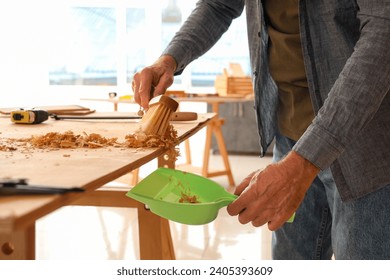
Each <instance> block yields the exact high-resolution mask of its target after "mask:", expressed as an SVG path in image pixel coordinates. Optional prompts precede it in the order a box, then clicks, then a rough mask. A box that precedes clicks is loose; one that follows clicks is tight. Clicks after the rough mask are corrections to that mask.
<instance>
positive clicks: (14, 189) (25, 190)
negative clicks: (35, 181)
mask: <svg viewBox="0 0 390 280" xmlns="http://www.w3.org/2000/svg"><path fill="white" fill-rule="evenodd" d="M83 191H84V189H82V188H78V187H73V188H64V187H56V186H41V185H29V184H28V183H27V180H26V179H0V195H17V194H62V193H67V192H83Z"/></svg>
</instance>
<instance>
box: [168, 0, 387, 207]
mask: <svg viewBox="0 0 390 280" xmlns="http://www.w3.org/2000/svg"><path fill="white" fill-rule="evenodd" d="M244 6H245V11H246V16H247V32H248V40H249V48H250V61H251V67H252V81H253V86H254V91H255V104H254V105H255V114H256V118H257V123H258V130H259V136H260V144H261V154H262V155H263V154H264V152H265V151H266V149H267V147H268V146H269V144H270V143H271V141H272V140H273V138H274V135H275V132H276V130H277V119H276V112H277V106H278V93H277V87H276V85H275V83H274V81H273V80H272V78H271V76H270V74H269V71H268V64H267V49H268V34H267V24H266V19H265V18H264V11H263V6H262V3H261V0H246V1H244V0H200V1H199V2H198V3H197V6H196V8H195V10H194V11H193V12H192V13H191V15H190V16H189V18H188V19H187V20H186V22H185V23H184V25H183V26H182V28H181V29H180V31H179V32H178V33H177V34H176V35H175V37H174V38H173V39H172V41H171V43H170V44H169V45H168V47H167V49H166V50H165V51H164V54H169V55H172V56H173V57H174V58H175V59H176V61H177V63H178V69H177V73H176V74H180V73H181V72H182V71H183V69H184V68H185V67H186V66H187V65H188V64H189V63H190V62H191V61H193V60H194V59H196V58H198V57H199V56H201V55H202V54H204V53H205V52H206V51H207V50H209V49H210V48H211V47H212V46H213V45H214V44H215V43H216V41H218V39H219V38H220V37H221V36H222V34H223V33H224V32H225V31H226V30H227V29H228V27H229V25H230V23H231V22H232V20H233V19H234V18H236V17H238V16H239V15H240V14H241V13H242V11H243V9H244ZM299 16H300V33H301V41H302V50H303V55H304V62H305V69H306V75H307V79H308V84H309V91H310V97H311V100H312V103H313V108H314V111H315V113H316V117H315V119H314V120H313V122H312V124H311V125H310V126H309V128H308V129H307V130H306V132H305V133H304V134H303V136H302V137H301V138H300V139H299V140H298V142H297V143H296V145H295V146H294V150H295V151H296V152H297V153H299V154H300V155H302V156H303V157H305V158H306V159H308V160H309V161H311V162H312V163H313V164H315V165H316V166H317V167H319V168H320V169H322V170H324V169H326V168H329V167H330V168H331V170H332V173H333V176H334V179H335V181H336V184H337V187H338V190H339V193H340V195H341V197H342V199H343V200H344V201H348V200H351V199H357V198H359V197H362V196H364V195H366V194H368V193H370V192H372V191H375V190H377V189H379V188H381V187H383V186H385V185H388V184H390V94H389V90H390V51H389V47H390V0H300V2H299Z"/></svg>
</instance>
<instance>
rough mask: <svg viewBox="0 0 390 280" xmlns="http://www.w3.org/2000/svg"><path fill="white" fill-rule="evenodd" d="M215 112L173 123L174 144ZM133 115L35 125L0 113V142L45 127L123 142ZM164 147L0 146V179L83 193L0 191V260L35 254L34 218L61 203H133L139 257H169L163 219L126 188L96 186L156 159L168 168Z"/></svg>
mask: <svg viewBox="0 0 390 280" xmlns="http://www.w3.org/2000/svg"><path fill="white" fill-rule="evenodd" d="M214 117H215V114H202V115H199V117H198V120H196V121H188V122H176V123H173V125H174V127H175V129H176V130H177V132H178V136H179V137H178V144H179V143H180V142H182V141H184V140H186V139H188V138H189V137H191V136H192V135H193V134H195V133H196V132H197V131H199V130H200V129H202V128H203V127H205V126H207V124H208V123H209V122H210V121H211V120H212V119H213V118H214ZM137 123H138V121H136V120H123V121H120V120H115V121H113V120H111V121H95V120H94V121H91V120H88V121H86V120H72V121H71V120H59V121H54V120H48V121H46V122H44V123H42V124H37V125H21V124H13V123H11V122H10V121H9V117H5V116H1V117H0V145H1V144H2V143H1V142H3V143H4V141H5V139H9V138H16V139H20V138H26V137H30V136H32V135H43V134H45V133H47V132H65V131H68V130H71V131H73V132H74V133H76V134H81V133H87V134H90V133H98V134H100V135H102V136H104V137H107V138H112V137H117V138H118V140H119V141H124V137H125V136H126V135H127V134H131V133H133V132H134V131H136V129H137V128H138V125H137ZM166 152H167V150H166V149H165V148H150V149H132V148H114V147H110V148H98V149H87V148H78V149H57V150H53V149H52V150H49V149H28V150H26V149H23V148H18V149H17V150H16V151H0V178H15V179H16V178H26V179H28V182H29V183H30V184H36V185H48V186H61V187H81V188H83V189H84V192H81V193H79V192H78V193H67V194H60V195H58V194H57V195H52V194H50V195H17V196H0V259H34V258H35V221H36V220H37V219H39V218H41V217H43V216H45V215H47V214H49V213H51V212H53V211H54V210H56V209H58V208H60V207H62V206H66V205H96V206H117V207H136V208H137V209H138V218H139V220H138V223H139V236H140V257H141V259H174V258H175V255H174V249H173V245H172V240H171V235H170V229H169V223H168V221H167V220H165V219H163V218H160V217H158V216H156V215H154V214H153V213H151V212H150V211H149V210H147V209H145V207H144V205H143V204H141V203H138V202H136V201H134V200H132V199H130V198H128V197H126V196H125V193H126V192H127V191H128V190H123V189H122V190H120V191H117V190H112V189H101V187H102V186H103V185H105V184H106V183H109V182H111V181H113V180H115V179H117V178H119V177H120V176H123V175H125V174H127V173H129V172H131V171H133V170H135V169H137V168H139V167H141V166H142V165H143V164H145V163H147V162H149V161H151V160H153V159H156V158H157V159H158V165H159V166H168V167H174V159H171V158H169V157H167V153H166ZM156 168H157V167H156ZM129 188H130V187H129Z"/></svg>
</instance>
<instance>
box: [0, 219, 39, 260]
mask: <svg viewBox="0 0 390 280" xmlns="http://www.w3.org/2000/svg"><path fill="white" fill-rule="evenodd" d="M0 246H1V248H0V260H34V259H35V224H34V225H32V226H30V227H28V228H26V229H24V230H18V231H15V232H12V233H0Z"/></svg>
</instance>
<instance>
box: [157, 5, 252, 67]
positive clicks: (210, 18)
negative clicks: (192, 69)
mask: <svg viewBox="0 0 390 280" xmlns="http://www.w3.org/2000/svg"><path fill="white" fill-rule="evenodd" d="M243 8H244V1H243V0H236V1H231V0H230V1H229V0H200V1H198V3H197V5H196V8H195V9H194V11H193V12H192V13H191V15H190V16H189V17H188V19H187V20H186V21H185V22H184V24H183V26H182V27H181V28H180V30H179V31H178V32H177V33H176V35H175V36H174V37H173V38H172V40H171V42H170V43H169V45H168V46H167V48H166V49H165V50H164V52H163V55H164V54H169V55H171V56H173V57H174V58H175V60H176V62H177V65H178V68H177V72H176V73H175V74H180V73H181V72H182V71H183V70H184V68H185V67H186V66H187V65H188V64H189V63H190V62H191V61H193V60H195V59H197V58H198V57H200V56H201V55H203V54H204V53H206V52H207V51H208V50H209V49H210V48H211V47H212V46H213V45H214V44H215V43H216V42H217V41H218V40H219V39H220V38H221V36H222V34H223V33H224V32H225V31H226V30H227V29H228V28H229V26H230V24H231V22H232V20H233V19H234V18H236V17H238V16H239V15H240V14H241V13H242V11H243Z"/></svg>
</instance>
